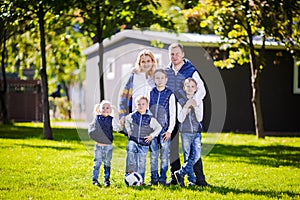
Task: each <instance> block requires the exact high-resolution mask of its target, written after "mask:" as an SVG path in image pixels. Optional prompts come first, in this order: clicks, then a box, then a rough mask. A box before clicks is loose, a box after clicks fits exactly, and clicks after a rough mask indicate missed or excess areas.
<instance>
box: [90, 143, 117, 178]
mask: <svg viewBox="0 0 300 200" xmlns="http://www.w3.org/2000/svg"><path fill="white" fill-rule="evenodd" d="M112 149H113V146H112V145H107V146H100V145H98V144H95V147H94V168H93V175H92V178H93V179H98V176H99V171H100V166H101V164H102V162H103V163H104V178H105V179H109V178H110V162H111V159H112Z"/></svg>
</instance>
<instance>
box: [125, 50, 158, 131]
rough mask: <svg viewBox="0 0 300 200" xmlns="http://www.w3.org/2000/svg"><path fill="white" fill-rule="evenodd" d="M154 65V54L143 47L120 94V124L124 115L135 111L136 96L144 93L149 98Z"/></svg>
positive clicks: (153, 85) (152, 83)
mask: <svg viewBox="0 0 300 200" xmlns="http://www.w3.org/2000/svg"><path fill="white" fill-rule="evenodd" d="M156 65H157V63H156V60H155V57H154V54H153V53H152V52H151V51H150V50H147V49H144V50H142V51H141V52H139V54H138V56H137V60H136V67H135V69H134V70H133V72H132V73H131V75H130V77H129V80H128V81H127V83H126V85H125V87H124V89H123V92H122V94H121V99H120V104H119V119H120V123H121V125H122V126H123V125H124V122H125V116H126V115H128V114H129V113H131V112H133V111H135V105H134V103H132V102H135V99H136V97H138V96H140V95H144V96H146V97H148V99H149V96H150V91H151V90H152V88H153V87H155V83H154V81H153V78H152V77H153V73H154V71H155V69H156ZM125 132H126V130H125Z"/></svg>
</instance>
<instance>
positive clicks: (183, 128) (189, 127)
mask: <svg viewBox="0 0 300 200" xmlns="http://www.w3.org/2000/svg"><path fill="white" fill-rule="evenodd" d="M187 100H188V99H187V98H181V99H179V101H178V102H179V103H180V105H181V106H182V107H183V106H184V105H185V103H186V102H187ZM179 131H180V132H181V133H201V132H202V124H201V122H198V121H197V118H196V114H195V110H194V109H193V108H192V110H191V112H189V114H188V115H187V116H186V118H185V120H184V121H183V122H182V123H180V125H179Z"/></svg>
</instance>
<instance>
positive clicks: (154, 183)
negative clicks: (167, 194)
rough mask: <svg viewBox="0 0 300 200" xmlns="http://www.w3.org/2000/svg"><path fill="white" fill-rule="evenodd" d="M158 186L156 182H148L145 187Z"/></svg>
mask: <svg viewBox="0 0 300 200" xmlns="http://www.w3.org/2000/svg"><path fill="white" fill-rule="evenodd" d="M152 185H158V181H150V182H149V183H148V184H147V186H152Z"/></svg>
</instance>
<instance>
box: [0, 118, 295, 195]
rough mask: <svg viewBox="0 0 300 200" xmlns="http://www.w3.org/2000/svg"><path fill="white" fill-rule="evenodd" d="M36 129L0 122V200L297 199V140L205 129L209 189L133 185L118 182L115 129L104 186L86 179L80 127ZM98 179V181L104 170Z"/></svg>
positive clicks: (121, 145)
mask: <svg viewBox="0 0 300 200" xmlns="http://www.w3.org/2000/svg"><path fill="white" fill-rule="evenodd" d="M42 133H43V129H42V124H41V123H16V124H14V125H13V126H8V125H0V144H1V148H0V149H1V150H0V162H1V164H0V177H1V182H0V198H1V199H255V200H258V199H300V137H266V139H256V137H255V135H248V134H233V133H222V134H203V153H204V154H205V155H204V156H203V164H204V172H205V175H206V178H207V181H208V182H209V183H210V184H211V185H212V186H213V187H206V188H202V187H198V186H196V187H184V188H181V187H179V186H171V187H162V186H153V187H149V186H144V187H136V188H131V187H126V186H125V184H124V170H125V157H126V150H125V148H126V143H127V139H126V137H125V136H124V135H122V134H120V133H116V134H115V142H114V151H113V159H112V174H111V176H112V178H111V186H110V187H109V188H105V187H96V186H93V185H92V183H91V173H92V166H93V144H94V143H93V141H91V140H89V139H88V136H87V130H86V129H74V128H63V127H53V136H54V140H45V139H42V137H43V134H42ZM147 161H148V163H147V172H146V180H145V182H146V183H147V182H149V181H150V172H149V171H150V170H149V158H148V160H147ZM100 177H101V178H100V181H101V183H102V177H103V171H102V169H101V172H100ZM186 182H187V180H186Z"/></svg>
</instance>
